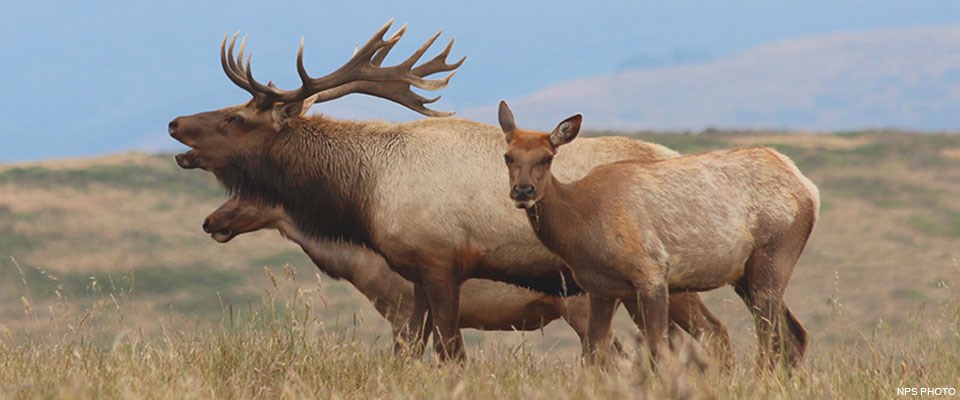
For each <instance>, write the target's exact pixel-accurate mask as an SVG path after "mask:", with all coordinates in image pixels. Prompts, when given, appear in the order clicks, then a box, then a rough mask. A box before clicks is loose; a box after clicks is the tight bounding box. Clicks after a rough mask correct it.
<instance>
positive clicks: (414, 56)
mask: <svg viewBox="0 0 960 400" xmlns="http://www.w3.org/2000/svg"><path fill="white" fill-rule="evenodd" d="M441 33H443V31H438V32H437V33H436V34H434V35H433V37H431V38H430V39H428V40H427V41H426V42H425V43H424V44H423V45H422V46H420V48H419V49H417V51H415V52H413V54H411V55H410V57H407V59H406V60H403V62H402V63H400V64H398V66H401V65H403V66H406V67H407V68H408V69H409V68H411V67H413V65H414V64H416V63H417V61H420V57H423V53H426V52H427V49H429V48H430V46H433V42H436V41H437V38H439V37H440V34H441Z"/></svg>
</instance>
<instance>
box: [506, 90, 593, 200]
mask: <svg viewBox="0 0 960 400" xmlns="http://www.w3.org/2000/svg"><path fill="white" fill-rule="evenodd" d="M499 118H500V129H502V130H503V134H504V137H505V139H506V140H507V143H508V144H509V146H508V148H507V152H506V154H504V155H503V161H504V162H506V164H507V168H508V169H509V170H510V198H511V199H513V203H514V205H516V206H517V208H530V207H533V206H534V205H535V204H537V202H538V201H540V199H541V198H542V197H543V191H542V190H539V189H540V188H543V187H546V183H547V180H549V179H552V176H553V175H551V173H550V165H551V164H552V163H553V156H554V155H555V154H557V148H558V147H560V146H562V145H564V144H567V143H570V141H572V140H573V139H575V138H576V137H577V134H578V133H580V123H581V122H583V116H582V115H580V114H577V115H574V116H572V117H570V118H567V119H565V120H563V121H562V122H560V124H559V125H557V128H556V129H554V130H553V132H551V133H545V132H534V131H525V130H521V129H517V123H516V121H515V120H514V118H513V112H511V111H510V107H508V106H507V102H505V101H502V100H501V101H500V113H499Z"/></svg>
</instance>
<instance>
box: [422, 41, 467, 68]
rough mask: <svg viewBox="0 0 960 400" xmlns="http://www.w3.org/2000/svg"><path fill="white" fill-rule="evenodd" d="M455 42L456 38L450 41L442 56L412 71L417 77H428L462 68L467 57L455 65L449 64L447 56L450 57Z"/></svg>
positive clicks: (441, 53)
mask: <svg viewBox="0 0 960 400" xmlns="http://www.w3.org/2000/svg"><path fill="white" fill-rule="evenodd" d="M454 40H456V38H452V39H450V42H449V43H447V47H445V48H444V49H443V51H441V52H440V54H437V56H436V57H434V58H432V59H431V60H430V61H427V62H425V63H423V64H420V65H419V66H417V67H416V68H414V69H413V71H412V72H413V74H414V75H417V76H428V75H431V74H435V73H437V72H445V71H453V70H455V69H457V68H460V65H462V64H463V62H464V61H466V60H467V57H466V56H463V57H461V58H460V60H459V61H457V62H455V63H453V64H447V56H449V55H450V49H452V48H453V42H454Z"/></svg>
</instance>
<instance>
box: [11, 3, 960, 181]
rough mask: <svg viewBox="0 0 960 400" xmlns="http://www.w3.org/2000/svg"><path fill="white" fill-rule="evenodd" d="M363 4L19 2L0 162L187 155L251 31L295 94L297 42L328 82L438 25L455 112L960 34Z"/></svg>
mask: <svg viewBox="0 0 960 400" xmlns="http://www.w3.org/2000/svg"><path fill="white" fill-rule="evenodd" d="M357 4H358V2H329V1H309V2H299V1H298V2H265V1H257V2H253V1H232V2H229V3H219V4H217V3H208V2H202V1H182V0H175V1H152V2H131V1H98V0H88V1H83V2H77V1H63V2H51V1H31V2H15V3H9V2H8V4H4V5H3V6H2V7H3V9H4V10H3V12H0V50H2V56H0V71H3V72H4V76H5V79H4V81H5V82H4V86H5V88H4V91H3V92H4V93H5V94H6V96H4V97H3V99H2V100H0V104H2V110H3V114H2V118H0V162H3V161H18V160H31V159H46V158H57V157H65V156H81V155H91V154H101V153H108V152H116V151H122V150H127V149H131V148H139V149H176V148H179V147H178V145H177V144H176V143H175V142H174V141H173V140H172V139H170V138H169V137H168V136H167V134H166V124H167V122H168V121H169V120H170V119H172V118H174V117H176V116H177V115H181V114H192V113H196V112H200V111H205V110H210V109H215V108H221V107H224V106H227V105H232V104H238V103H241V102H244V101H246V100H247V98H248V95H247V94H246V93H245V92H243V91H242V90H240V89H238V88H237V87H236V86H234V85H233V84H232V83H230V82H229V81H228V80H227V79H226V77H225V76H224V75H223V72H222V71H221V69H220V66H219V55H218V51H219V45H220V40H221V38H222V37H223V35H224V34H225V33H227V32H231V33H232V32H236V31H237V30H242V32H243V33H245V34H248V35H250V39H249V42H248V49H250V50H252V52H253V69H254V71H255V74H256V76H257V77H258V79H260V80H262V81H267V80H274V81H275V82H277V83H278V84H279V85H280V86H281V87H290V86H292V85H294V84H296V83H297V82H298V81H297V79H296V71H295V67H294V61H295V55H296V48H297V44H298V42H299V40H300V37H304V39H305V42H306V55H305V61H306V65H307V68H308V69H309V70H310V71H311V72H312V73H313V74H314V75H321V74H324V73H326V72H329V71H331V70H333V69H334V68H336V67H337V66H339V65H340V64H341V63H342V62H344V61H345V60H346V59H347V58H348V57H349V56H350V54H351V52H352V51H353V48H354V46H356V45H358V44H361V43H363V42H364V41H365V40H366V39H367V38H368V37H369V36H370V35H371V34H372V33H373V32H374V31H375V30H376V29H377V28H379V27H380V26H381V25H382V24H383V23H385V22H386V21H387V20H388V19H390V18H391V17H395V18H396V20H397V23H396V26H397V27H399V25H401V24H402V23H404V22H406V23H409V25H410V26H409V29H408V32H407V34H406V36H405V38H404V40H403V41H402V42H401V45H400V46H398V47H397V48H396V49H395V50H394V51H393V54H394V55H396V57H395V58H394V59H393V60H394V61H397V60H398V59H400V55H404V56H405V55H406V54H408V53H409V52H411V51H412V50H413V49H414V48H416V47H417V46H419V45H420V44H421V43H422V42H423V41H424V40H426V39H427V38H428V37H429V36H430V35H431V34H433V33H434V32H436V31H437V30H440V29H443V30H444V35H443V36H442V37H441V41H445V40H448V39H449V38H450V37H452V36H456V40H457V41H456V45H455V47H454V52H453V56H455V57H459V56H462V55H466V56H467V57H468V59H467V63H466V64H464V66H463V67H461V68H460V71H459V72H458V74H457V76H456V77H455V78H454V80H453V81H452V83H451V85H450V87H449V88H447V89H445V90H444V91H443V92H441V93H440V94H442V95H443V99H442V100H441V101H440V102H439V103H438V104H437V106H436V108H438V109H444V110H458V109H464V108H468V107H475V106H480V105H486V104H491V103H494V102H496V101H497V100H498V99H500V98H506V99H510V98H514V97H519V96H523V95H526V94H529V93H531V92H533V91H535V90H536V89H538V88H542V87H544V86H547V85H550V84H553V83H557V82H561V81H565V80H569V79H573V78H583V77H589V76H594V75H599V74H603V73H608V72H612V71H616V70H619V69H625V68H644V67H657V66H664V65H669V64H672V63H678V62H697V61H702V60H705V59H709V58H718V57H723V56H725V55H729V54H731V53H734V52H737V51H740V50H743V49H746V48H749V47H752V46H756V45H760V44H763V43H767V42H771V41H776V40H781V39H786V38H791V37H797V36H809V35H818V34H826V33H834V32H845V31H863V30H881V29H888V28H895V27H915V26H927V25H948V24H957V23H960V2H957V1H922V0H921V1H911V2H905V1H892V0H872V1H839V0H834V1H823V0H816V1H809V0H806V1H781V2H761V1H725V2H716V1H702V0H691V1H660V2H640V1H605V0H599V1H589V2H563V1H549V2H547V1H544V2H519V1H503V0H487V1H474V2H466V3H456V2H439V1H403V2H400V1H390V2H385V1H384V2H363V4H364V5H363V6H358V5H357ZM436 46H437V50H439V49H440V48H441V47H442V44H439V43H438V45H436ZM428 56H429V55H428ZM389 61H390V60H389V59H388V62H389ZM337 102H339V103H338V104H336V105H335V104H331V105H330V106H329V107H326V108H325V107H324V105H320V106H318V108H319V111H320V112H324V111H325V110H326V112H327V113H330V114H332V115H337V116H339V115H340V114H341V113H342V114H345V116H347V117H364V118H370V117H377V116H378V115H377V114H376V113H374V114H373V115H371V112H370V111H369V110H366V109H359V108H358V109H357V110H358V111H356V112H355V113H354V114H353V115H351V111H350V107H348V106H344V105H350V104H352V103H351V102H350V101H346V102H341V101H339V100H338V101H337ZM383 106H384V107H388V108H390V109H391V111H390V113H388V114H389V115H384V117H387V118H392V115H396V113H397V112H398V111H396V109H399V106H393V105H389V104H385V105H383ZM400 115H403V116H405V117H406V118H416V115H415V114H413V113H410V112H406V111H401V114H400Z"/></svg>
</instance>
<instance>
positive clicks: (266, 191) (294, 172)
mask: <svg viewBox="0 0 960 400" xmlns="http://www.w3.org/2000/svg"><path fill="white" fill-rule="evenodd" d="M402 146H403V140H402V136H401V135H400V133H399V131H398V130H397V129H396V127H395V126H393V129H392V130H390V129H388V125H373V124H364V123H360V122H346V121H332V120H329V119H325V118H323V117H308V118H299V119H296V120H293V121H291V122H290V123H288V124H287V126H285V127H284V128H283V129H281V131H280V132H279V133H278V134H277V135H276V136H275V137H274V138H273V140H270V141H268V142H267V143H265V144H264V147H263V149H262V151H261V152H259V154H256V155H254V156H252V157H247V158H243V157H238V158H237V159H235V160H233V161H234V163H233V165H234V166H236V167H238V168H237V170H236V171H232V172H231V173H230V174H224V176H222V177H220V178H221V181H222V182H223V184H224V186H226V187H227V189H228V190H229V191H231V192H233V193H236V194H238V195H240V197H241V198H248V199H257V200H258V201H261V202H263V203H266V204H269V205H280V206H282V207H283V208H284V209H285V210H286V211H287V213H289V215H290V217H291V219H292V220H293V222H294V224H295V225H296V228H297V229H299V230H300V231H301V232H303V233H304V234H305V235H306V236H307V237H309V238H327V239H334V240H343V241H347V242H350V243H359V244H369V243H370V236H369V232H370V229H369V228H370V226H369V224H370V210H371V209H372V206H373V205H372V204H371V203H372V201H373V190H374V188H375V187H376V185H377V182H378V179H379V171H381V170H382V169H383V168H386V167H387V166H389V165H390V163H391V162H390V161H391V157H400V156H401V155H400V154H399V148H402Z"/></svg>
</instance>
